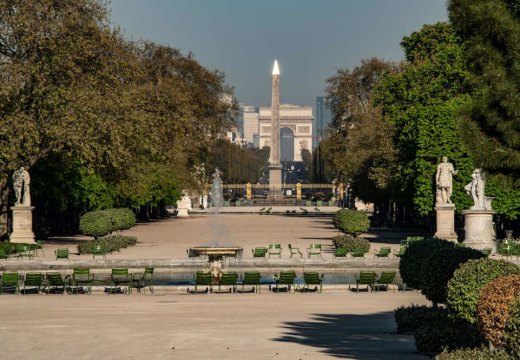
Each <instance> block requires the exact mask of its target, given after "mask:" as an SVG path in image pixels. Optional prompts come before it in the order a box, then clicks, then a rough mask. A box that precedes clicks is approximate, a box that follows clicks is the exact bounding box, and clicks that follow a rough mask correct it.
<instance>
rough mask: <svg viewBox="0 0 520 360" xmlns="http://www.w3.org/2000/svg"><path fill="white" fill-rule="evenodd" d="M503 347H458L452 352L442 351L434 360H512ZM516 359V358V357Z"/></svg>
mask: <svg viewBox="0 0 520 360" xmlns="http://www.w3.org/2000/svg"><path fill="white" fill-rule="evenodd" d="M513 359H515V358H513V357H511V356H510V355H509V354H508V353H506V352H505V351H504V349H495V350H491V349H488V348H480V349H458V350H455V351H452V352H448V351H443V352H442V353H440V354H439V355H437V356H436V357H435V360H513ZM516 359H518V358H516Z"/></svg>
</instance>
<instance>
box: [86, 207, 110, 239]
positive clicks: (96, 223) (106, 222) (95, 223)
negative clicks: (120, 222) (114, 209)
mask: <svg viewBox="0 0 520 360" xmlns="http://www.w3.org/2000/svg"><path fill="white" fill-rule="evenodd" d="M79 231H80V232H81V233H82V234H83V235H88V236H93V237H94V239H97V238H99V237H101V236H105V235H108V234H110V233H111V232H112V221H111V219H110V216H108V214H107V213H106V212H104V211H91V212H88V213H86V214H85V215H83V216H82V217H81V219H80V220H79Z"/></svg>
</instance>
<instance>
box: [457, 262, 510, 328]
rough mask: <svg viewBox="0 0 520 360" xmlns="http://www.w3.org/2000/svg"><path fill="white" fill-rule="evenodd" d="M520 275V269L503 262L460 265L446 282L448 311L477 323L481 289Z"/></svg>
mask: <svg viewBox="0 0 520 360" xmlns="http://www.w3.org/2000/svg"><path fill="white" fill-rule="evenodd" d="M511 274H520V267H518V266H517V265H515V264H513V263H510V262H508V261H504V260H494V259H479V260H469V261H467V262H466V263H464V264H462V265H461V266H460V267H459V268H458V269H457V270H455V273H454V274H453V278H452V279H451V280H450V281H449V282H448V300H447V305H448V309H449V310H450V311H451V312H452V313H453V314H454V315H455V316H457V317H460V318H462V319H465V320H468V321H469V322H471V323H476V322H477V301H478V297H479V292H480V289H482V287H484V286H485V285H486V284H488V283H489V282H490V281H492V280H493V279H495V278H497V277H499V276H504V275H511Z"/></svg>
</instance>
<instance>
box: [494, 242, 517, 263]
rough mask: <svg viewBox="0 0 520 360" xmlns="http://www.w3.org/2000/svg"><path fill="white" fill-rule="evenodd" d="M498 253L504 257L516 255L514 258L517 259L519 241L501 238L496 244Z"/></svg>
mask: <svg viewBox="0 0 520 360" xmlns="http://www.w3.org/2000/svg"><path fill="white" fill-rule="evenodd" d="M498 253H499V254H500V255H502V256H505V257H506V258H508V257H513V256H516V259H517V260H518V258H519V257H520V241H518V240H513V239H503V240H502V241H500V243H499V244H498Z"/></svg>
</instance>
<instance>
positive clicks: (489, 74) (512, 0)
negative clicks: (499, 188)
mask: <svg viewBox="0 0 520 360" xmlns="http://www.w3.org/2000/svg"><path fill="white" fill-rule="evenodd" d="M448 9H449V17H450V21H451V23H452V25H453V27H454V29H455V30H456V32H457V34H458V35H459V36H460V37H461V38H462V40H463V41H464V59H465V60H466V63H467V65H468V69H469V71H470V73H471V84H472V86H473V87H474V88H475V90H476V91H475V94H474V95H473V97H472V99H471V101H470V102H469V103H468V106H467V107H466V108H465V109H464V110H465V111H464V116H463V117H462V119H461V120H462V122H461V128H462V134H463V139H464V141H465V143H466V144H467V146H468V148H469V149H470V151H471V154H472V155H473V156H474V158H475V160H476V162H477V164H478V165H479V166H482V167H483V168H484V169H485V170H486V171H488V172H489V173H491V174H494V175H495V176H496V177H497V178H498V179H497V180H498V181H501V182H503V183H506V184H512V185H513V186H514V187H516V188H517V189H520V126H519V124H520V112H519V111H518V109H519V107H520V56H519V53H520V38H519V36H518V34H520V2H519V1H518V0H450V1H449V3H448Z"/></svg>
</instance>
